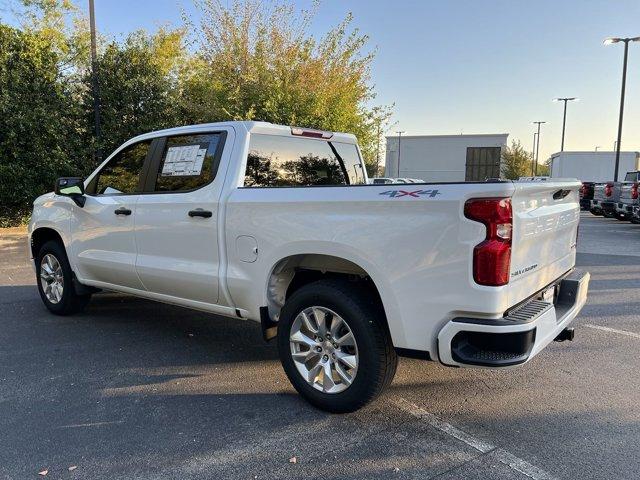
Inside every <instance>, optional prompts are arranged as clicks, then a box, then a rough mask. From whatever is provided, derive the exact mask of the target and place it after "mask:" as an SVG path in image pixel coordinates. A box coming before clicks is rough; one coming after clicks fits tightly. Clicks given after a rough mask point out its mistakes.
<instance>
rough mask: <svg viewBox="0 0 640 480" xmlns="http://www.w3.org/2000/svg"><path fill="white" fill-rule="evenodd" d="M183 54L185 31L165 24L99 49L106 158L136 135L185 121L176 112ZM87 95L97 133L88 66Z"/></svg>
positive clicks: (85, 103) (88, 119)
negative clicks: (183, 35)
mask: <svg viewBox="0 0 640 480" xmlns="http://www.w3.org/2000/svg"><path fill="white" fill-rule="evenodd" d="M183 54H184V48H183V41H182V34H181V33H180V32H179V31H177V30H176V31H169V30H166V29H160V30H159V31H158V32H157V33H156V34H155V35H148V34H147V33H145V32H143V31H138V32H135V33H133V34H131V35H129V36H128V37H127V38H126V40H125V41H124V42H123V43H122V44H119V43H117V42H115V41H112V42H111V43H109V44H108V45H107V46H106V47H105V49H104V51H103V52H102V53H100V54H99V56H98V61H97V67H98V84H99V86H100V106H101V128H102V136H101V139H100V140H101V141H100V145H99V148H100V150H101V151H102V154H103V158H104V157H106V156H107V155H109V154H110V153H111V152H112V151H113V150H114V149H115V148H116V147H118V146H119V145H121V144H122V143H123V142H124V141H126V140H128V139H129V138H131V137H134V136H136V135H140V134H142V133H146V132H149V131H152V130H158V129H162V128H168V127H173V126H176V125H178V124H181V123H184V122H182V121H180V118H179V117H178V115H177V112H178V104H177V102H178V100H179V99H178V97H177V94H176V92H177V86H176V82H177V73H176V69H177V67H178V65H177V62H178V58H180V57H181V56H182V55H183ZM82 99H83V108H84V111H85V116H86V122H87V124H88V125H89V127H90V128H89V129H88V131H89V132H91V133H92V132H94V129H95V125H94V116H93V94H92V91H91V73H90V71H88V70H87V71H86V73H85V75H84V88H83V95H82ZM87 140H88V141H90V140H91V139H90V138H88V139H87Z"/></svg>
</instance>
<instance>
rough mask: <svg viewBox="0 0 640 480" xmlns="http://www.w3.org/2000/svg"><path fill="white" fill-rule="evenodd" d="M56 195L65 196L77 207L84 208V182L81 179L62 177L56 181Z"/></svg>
mask: <svg viewBox="0 0 640 480" xmlns="http://www.w3.org/2000/svg"><path fill="white" fill-rule="evenodd" d="M55 193H56V195H64V196H65V197H69V198H71V200H73V201H74V202H75V203H76V205H78V206H79V207H81V208H82V207H84V203H85V201H86V197H85V196H84V181H83V180H82V178H80V177H62V178H59V179H58V180H56V188H55Z"/></svg>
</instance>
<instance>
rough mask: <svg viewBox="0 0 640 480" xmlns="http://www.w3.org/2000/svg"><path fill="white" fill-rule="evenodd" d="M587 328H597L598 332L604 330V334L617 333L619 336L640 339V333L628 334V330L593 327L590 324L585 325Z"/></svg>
mask: <svg viewBox="0 0 640 480" xmlns="http://www.w3.org/2000/svg"><path fill="white" fill-rule="evenodd" d="M585 327H589V328H595V329H596V330H602V331H603V332H609V333H617V334H619V335H626V336H627V337H633V338H640V333H634V332H627V331H626V330H617V329H615V328H609V327H602V326H600V325H592V324H590V323H587V324H585Z"/></svg>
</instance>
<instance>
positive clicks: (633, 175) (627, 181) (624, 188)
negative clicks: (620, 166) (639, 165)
mask: <svg viewBox="0 0 640 480" xmlns="http://www.w3.org/2000/svg"><path fill="white" fill-rule="evenodd" d="M639 180H640V172H627V174H626V175H625V177H624V182H622V183H621V185H620V199H619V201H618V203H616V218H617V219H618V220H631V218H632V217H633V207H635V206H637V205H639V203H638V181H639Z"/></svg>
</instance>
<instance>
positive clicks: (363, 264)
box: [262, 245, 404, 344]
mask: <svg viewBox="0 0 640 480" xmlns="http://www.w3.org/2000/svg"><path fill="white" fill-rule="evenodd" d="M332 247H333V248H334V249H335V245H333V246H332ZM271 264H272V266H271V268H270V269H269V270H268V275H267V278H266V281H265V287H264V303H263V305H266V307H263V308H262V311H263V312H264V313H267V314H268V319H267V320H271V321H272V322H275V323H276V324H277V320H278V318H279V316H280V311H281V309H282V306H283V305H284V302H285V301H286V299H287V297H288V296H290V295H291V294H293V292H295V291H296V290H297V289H299V288H300V287H302V286H304V285H307V284H309V283H311V282H313V281H315V280H319V279H321V278H330V277H336V276H341V277H343V278H349V279H350V280H352V281H354V282H361V283H362V284H364V286H366V287H367V288H368V289H369V290H370V291H371V293H372V295H374V296H375V297H376V301H378V302H379V303H380V306H381V308H382V310H383V313H384V318H385V321H386V323H387V327H388V329H389V332H390V334H391V338H392V340H393V343H394V344H395V343H396V341H397V340H400V339H401V338H403V336H404V329H403V327H402V323H401V321H400V317H399V310H398V307H397V303H396V300H395V296H394V295H393V293H392V290H391V287H390V286H389V285H388V283H387V282H386V280H384V276H383V275H382V274H381V273H380V272H378V270H377V269H376V267H375V265H373V264H371V263H370V262H367V261H366V260H364V259H362V258H359V257H358V256H356V255H353V254H350V252H340V253H338V252H335V251H332V252H328V251H326V250H322V249H318V248H316V249H313V250H311V249H308V250H301V251H298V252H289V253H288V254H287V255H281V256H279V257H278V258H277V259H275V260H274V261H272V262H271ZM264 323H265V319H264V318H263V325H264ZM267 323H268V321H267ZM398 343H402V342H401V341H400V342H398Z"/></svg>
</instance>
